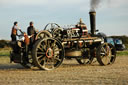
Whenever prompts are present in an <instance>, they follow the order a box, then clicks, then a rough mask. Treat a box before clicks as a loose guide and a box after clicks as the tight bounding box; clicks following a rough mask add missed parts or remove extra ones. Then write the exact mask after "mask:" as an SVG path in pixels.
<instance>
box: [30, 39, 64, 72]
mask: <svg viewBox="0 0 128 85" xmlns="http://www.w3.org/2000/svg"><path fill="white" fill-rule="evenodd" d="M32 57H33V62H34V63H35V65H36V66H37V67H39V68H40V69H43V70H52V69H55V68H57V67H59V66H60V65H61V63H62V61H63V58H64V49H63V47H62V45H61V43H60V42H59V41H58V40H56V39H53V38H45V39H41V40H38V41H37V42H36V43H35V45H34V47H33V50H32Z"/></svg>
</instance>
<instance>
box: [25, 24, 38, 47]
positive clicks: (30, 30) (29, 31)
mask: <svg viewBox="0 0 128 85" xmlns="http://www.w3.org/2000/svg"><path fill="white" fill-rule="evenodd" d="M33 24H34V23H33V22H30V26H29V27H28V28H27V34H28V36H31V38H30V48H32V44H33V42H34V39H35V36H34V35H35V34H36V30H35V27H34V25H33Z"/></svg>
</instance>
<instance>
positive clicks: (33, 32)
mask: <svg viewBox="0 0 128 85" xmlns="http://www.w3.org/2000/svg"><path fill="white" fill-rule="evenodd" d="M27 34H28V35H33V34H36V31H35V27H34V26H29V27H28V29H27Z"/></svg>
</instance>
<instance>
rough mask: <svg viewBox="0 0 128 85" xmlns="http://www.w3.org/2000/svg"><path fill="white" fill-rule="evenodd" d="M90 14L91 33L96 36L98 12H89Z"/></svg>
mask: <svg viewBox="0 0 128 85" xmlns="http://www.w3.org/2000/svg"><path fill="white" fill-rule="evenodd" d="M89 15H90V26H91V35H92V36H94V35H95V34H96V33H95V32H96V12H95V11H92V12H89Z"/></svg>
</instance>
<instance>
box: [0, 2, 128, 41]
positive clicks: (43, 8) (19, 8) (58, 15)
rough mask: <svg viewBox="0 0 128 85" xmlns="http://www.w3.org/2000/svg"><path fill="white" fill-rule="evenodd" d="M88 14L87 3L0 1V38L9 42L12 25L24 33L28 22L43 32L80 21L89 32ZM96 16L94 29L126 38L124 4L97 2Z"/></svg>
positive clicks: (127, 22) (127, 12) (127, 7)
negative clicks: (49, 26) (50, 25)
mask: <svg viewBox="0 0 128 85" xmlns="http://www.w3.org/2000/svg"><path fill="white" fill-rule="evenodd" d="M89 10H90V0H0V30H1V33H0V38H1V39H10V33H11V28H12V26H13V22H14V21H18V22H19V27H21V29H22V30H23V31H26V29H27V27H28V25H29V22H30V21H33V22H34V25H35V27H36V28H37V29H38V30H43V28H44V26H45V25H46V24H47V23H49V22H56V23H58V24H59V25H60V26H64V25H71V24H76V23H77V22H78V21H79V18H82V19H83V21H84V22H85V24H86V25H87V27H88V29H89V30H90V23H89V22H90V21H89V14H88V12H89ZM96 12H97V15H96V20H97V22H96V27H97V29H99V30H100V31H101V32H104V33H106V34H107V35H127V36H128V0H101V3H100V4H99V6H98V8H97V9H96Z"/></svg>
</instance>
